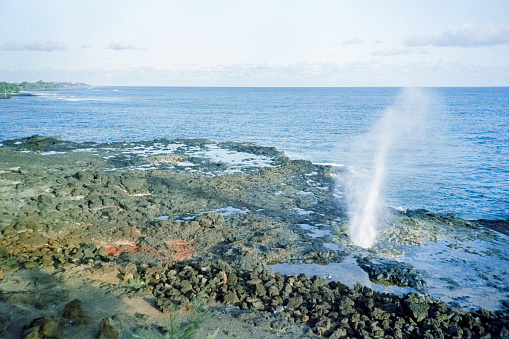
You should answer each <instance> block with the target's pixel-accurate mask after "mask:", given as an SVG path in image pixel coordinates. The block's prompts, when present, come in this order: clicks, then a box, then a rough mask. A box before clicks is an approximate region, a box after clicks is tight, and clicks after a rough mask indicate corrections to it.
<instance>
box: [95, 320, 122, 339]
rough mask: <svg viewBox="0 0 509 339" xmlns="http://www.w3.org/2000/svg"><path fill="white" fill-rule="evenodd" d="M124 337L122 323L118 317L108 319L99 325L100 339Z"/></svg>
mask: <svg viewBox="0 0 509 339" xmlns="http://www.w3.org/2000/svg"><path fill="white" fill-rule="evenodd" d="M121 335H122V323H121V322H120V319H118V318H117V316H116V315H114V316H112V317H111V318H109V317H106V318H104V319H103V320H101V323H100V324H99V339H120V336H121Z"/></svg>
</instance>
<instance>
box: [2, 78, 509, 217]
mask: <svg viewBox="0 0 509 339" xmlns="http://www.w3.org/2000/svg"><path fill="white" fill-rule="evenodd" d="M412 93H413V94H414V95H415V93H417V94H418V95H417V97H418V99H415V97H414V96H413V95H409V94H408V91H405V90H404V89H401V88H204V87H203V88H202V87H198V88H194V87H92V88H89V89H71V90H63V91H55V92H37V93H35V94H37V96H33V97H13V98H12V99H9V100H0V140H8V139H15V138H22V137H27V136H31V135H34V134H39V135H47V136H55V135H58V136H61V137H62V138H63V139H66V140H72V141H77V142H82V141H95V142H111V141H140V140H153V139H159V138H168V139H176V138H205V139H210V140H213V141H237V142H255V143H257V144H260V145H263V146H273V147H276V148H278V149H279V150H281V151H284V152H286V153H287V154H288V156H290V157H291V158H292V159H306V160H310V161H312V162H314V163H324V164H334V165H340V166H344V167H343V168H347V169H348V170H349V171H352V172H355V171H357V172H370V171H373V158H374V157H375V155H376V154H375V153H376V152H373V149H376V148H377V143H379V140H386V139H377V137H374V136H375V135H379V134H380V124H381V123H380V122H383V121H387V119H385V118H384V117H387V116H388V113H389V112H392V113H394V112H396V113H399V112H400V111H404V113H405V114H392V115H391V116H392V117H393V118H392V120H390V123H389V124H388V125H386V126H385V127H384V128H383V133H384V138H385V137H388V138H390V140H391V142H390V147H388V148H386V149H385V153H384V159H385V161H384V175H383V189H382V193H383V195H384V201H385V204H386V205H388V206H391V207H395V208H400V207H401V208H403V209H416V208H424V209H427V210H429V211H431V212H434V213H445V214H449V213H451V214H454V215H456V216H458V217H462V218H465V219H481V218H484V219H508V218H509V87H489V88H422V89H413V90H412ZM394 117H395V118H394ZM384 119H385V120H384ZM409 126H411V128H410V127H409ZM377 133H378V134H377Z"/></svg>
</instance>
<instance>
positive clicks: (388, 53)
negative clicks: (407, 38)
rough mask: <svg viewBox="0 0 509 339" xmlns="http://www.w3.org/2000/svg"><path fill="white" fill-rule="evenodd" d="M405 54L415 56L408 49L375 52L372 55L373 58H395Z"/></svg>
mask: <svg viewBox="0 0 509 339" xmlns="http://www.w3.org/2000/svg"><path fill="white" fill-rule="evenodd" d="M403 54H413V52H412V51H410V50H408V49H391V50H384V51H375V52H373V53H371V55H373V56H394V55H403Z"/></svg>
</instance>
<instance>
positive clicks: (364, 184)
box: [345, 88, 428, 248]
mask: <svg viewBox="0 0 509 339" xmlns="http://www.w3.org/2000/svg"><path fill="white" fill-rule="evenodd" d="M427 107H428V96H427V95H426V93H425V92H424V90H422V89H416V88H407V89H404V90H402V92H401V94H400V95H399V97H398V99H397V102H396V103H395V105H394V106H392V107H390V108H388V109H387V110H386V111H385V114H384V116H383V117H382V118H381V119H380V120H379V121H378V123H377V124H376V125H375V126H374V127H373V129H372V130H371V131H370V132H369V133H368V134H367V135H365V136H363V137H362V138H361V140H359V142H360V143H361V144H362V147H363V148H366V147H368V148H369V149H367V150H366V151H367V152H360V153H364V154H367V155H366V156H368V157H370V158H371V164H370V169H369V170H368V171H366V172H360V173H356V174H351V175H350V176H349V178H348V179H347V181H346V182H345V187H346V196H347V205H348V214H349V219H350V220H349V236H350V239H351V241H352V242H353V243H354V244H355V245H358V246H361V247H364V248H369V247H371V246H372V245H373V244H374V242H375V239H376V235H377V228H378V225H379V223H380V215H381V212H382V209H383V185H384V181H385V179H386V167H387V159H388V155H389V153H390V152H391V151H392V150H393V149H394V145H395V144H396V143H398V142H399V141H401V140H408V139H410V140H411V139H412V138H411V137H412V134H413V133H416V132H418V131H419V130H421V129H422V128H423V126H424V125H425V115H426V113H427V111H428V108H427ZM407 142H408V141H407ZM357 155H360V154H357ZM360 160H361V161H363V160H364V161H365V160H366V159H360Z"/></svg>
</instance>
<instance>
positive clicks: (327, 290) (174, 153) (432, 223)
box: [0, 136, 509, 338]
mask: <svg viewBox="0 0 509 339" xmlns="http://www.w3.org/2000/svg"><path fill="white" fill-rule="evenodd" d="M335 173H336V170H335V169H333V168H332V167H330V166H323V165H314V164H312V163H311V162H308V161H303V160H290V159H289V158H287V157H286V156H285V155H284V154H283V153H282V152H279V151H277V150H276V149H274V148H270V147H261V146H258V145H255V144H251V143H232V142H227V143H214V142H212V141H208V140H201V139H198V140H164V139H163V140H154V141H147V142H134V143H109V144H96V143H73V142H68V141H64V140H61V139H60V138H58V137H42V136H33V137H29V138H24V139H19V140H11V141H4V142H3V147H0V192H1V195H0V233H1V235H0V267H1V269H0V290H1V291H2V298H1V301H0V336H1V335H3V334H2V333H6V335H7V336H11V337H14V338H16V337H26V338H46V337H48V338H52V337H73V336H74V337H80V335H82V337H97V336H99V337H102V338H130V337H132V336H133V334H135V333H139V330H143V329H145V330H147V331H149V333H150V331H152V330H154V329H156V330H157V331H159V330H160V329H164V325H160V323H157V321H156V320H155V316H150V317H146V316H142V315H140V312H138V313H136V314H138V315H137V316H135V315H134V313H133V315H131V316H127V315H126V314H121V313H119V312H121V311H122V309H121V308H119V309H115V310H113V309H111V310H110V309H108V308H107V307H106V308H103V309H102V310H99V309H98V308H97V307H96V308H95V309H94V308H93V307H94V305H93V302H92V301H88V299H87V298H86V297H85V296H84V295H82V296H81V297H80V298H77V297H76V296H75V295H73V294H76V292H70V291H69V289H67V287H66V286H67V285H66V284H68V282H69V281H71V280H72V279H75V280H83V281H82V283H83V285H80V286H87V285H86V284H89V285H92V284H93V283H95V284H96V285H97V286H98V287H97V289H98V290H100V291H104V293H106V294H105V295H110V296H112V298H113V299H112V300H116V299H119V298H121V296H125V295H127V296H128V298H141V299H142V300H148V301H149V303H150V305H151V306H150V307H151V308H152V309H153V308H154V307H155V308H156V309H157V310H158V312H160V314H161V316H168V315H170V314H173V313H172V312H175V310H180V312H186V310H187V309H189V307H191V306H190V305H192V303H193V301H194V300H195V299H196V298H197V297H199V296H201V295H205V296H206V304H207V305H208V308H207V311H206V313H207V314H209V315H211V316H212V318H213V319H212V320H210V321H209V322H210V325H204V329H203V331H204V332H202V333H203V334H205V335H204V337H205V336H206V335H207V334H209V333H211V332H214V330H215V329H216V328H217V327H220V331H219V332H218V337H237V338H242V337H243V335H244V337H288V338H299V337H303V338H304V337H316V336H323V337H331V338H341V337H351V338H365V337H393V338H420V337H422V338H439V337H446V338H449V337H450V338H453V337H465V338H469V337H473V338H481V337H487V335H488V334H490V335H491V336H492V337H502V336H504V335H506V334H504V333H506V332H507V329H509V325H508V316H507V312H504V308H501V311H496V312H490V311H487V310H478V311H469V312H467V311H464V310H460V309H458V308H454V307H452V306H451V305H448V304H446V303H443V302H440V301H437V300H435V299H433V298H431V297H429V296H427V295H426V292H427V286H426V281H425V274H424V273H423V272H421V271H419V270H417V269H416V268H414V267H413V266H412V265H411V264H408V263H404V262H400V261H398V260H395V259H394V258H392V259H391V258H387V257H379V256H375V255H373V254H372V253H364V252H363V253H364V254H362V255H358V256H357V263H358V265H359V266H360V267H361V268H362V269H363V270H364V271H365V272H367V273H368V275H369V277H370V279H371V281H373V282H375V283H377V284H383V285H386V284H387V285H397V286H404V287H409V288H413V290H415V291H417V292H421V293H423V294H415V293H414V294H406V295H399V296H398V295H394V294H389V293H381V292H378V291H374V290H372V289H370V288H368V287H363V286H361V285H359V284H356V285H354V286H347V285H344V284H342V283H341V281H334V280H332V281H331V279H327V278H326V277H320V276H307V275H304V274H301V275H294V276H291V275H281V274H279V273H274V272H272V271H271V270H269V269H267V268H266V264H267V263H270V262H282V263H283V262H286V263H291V262H294V263H321V264H327V263H341V262H342V261H343V259H344V258H345V257H346V256H348V255H351V254H352V253H354V251H357V250H356V249H355V248H354V247H353V245H352V244H350V243H349V241H348V236H347V233H346V232H347V228H345V225H346V224H347V218H346V211H345V206H344V202H342V201H341V200H338V199H337V198H335V197H334V175H336V174H335ZM394 214H395V216H396V220H397V221H398V227H393V228H391V229H388V230H387V231H385V233H383V234H382V235H383V237H384V239H397V241H398V243H401V244H405V245H408V244H411V245H414V246H416V245H419V244H421V243H424V242H425V241H436V240H439V239H441V237H443V235H444V234H445V233H446V232H449V233H451V232H457V234H458V237H459V238H461V237H463V238H461V239H467V238H468V237H471V238H474V237H475V235H471V236H469V235H467V234H469V233H468V232H465V231H464V230H474V231H475V232H477V233H475V234H479V232H482V234H483V236H485V237H495V236H496V235H492V234H491V233H489V232H488V231H486V230H484V228H483V226H482V225H479V224H478V223H476V222H470V221H465V220H462V219H459V218H454V217H452V216H437V215H433V214H431V213H429V212H427V211H424V210H416V211H405V212H397V211H395V212H394ZM488 226H489V225H488ZM448 227H449V228H451V230H449V229H448ZM449 233H448V234H449ZM454 234H456V233H454ZM380 246H382V245H380ZM380 251H381V252H382V250H380ZM394 251H395V250H394ZM493 253H494V255H499V256H500V255H501V254H498V253H496V252H495V251H494V250H493ZM389 254H391V255H393V254H394V253H392V252H391V253H389ZM396 259H397V258H396ZM2 278H3V279H2ZM16 279H17V280H16ZM87 279H88V280H87ZM502 279H503V278H502ZM30 286H34V287H35V288H32V287H30ZM94 286H95V285H94ZM83 288H84V287H83ZM94 288H96V287H94ZM41 291H44V293H41ZM200 293H201V294H200ZM143 298H144V299H143ZM126 302H127V301H126ZM27 305H28V306H29V307H30V309H31V310H32V311H31V313H27V311H22V310H21V309H22V308H26V307H27ZM507 306H509V303H507ZM127 308H128V307H127ZM149 309H150V308H149ZM55 310H58V311H57V312H55ZM114 311H115V312H114ZM123 311H124V312H127V311H126V310H123ZM12 312H14V313H12ZM16 312H17V313H16ZM9 314H17V317H18V318H17V319H18V320H19V321H17V322H16V323H13V322H10V321H8V319H9V317H8V316H7V315H9ZM113 314H117V316H113ZM214 317H215V320H214ZM4 319H5V321H4ZM151 319H153V320H151ZM151 321H152V322H151ZM214 321H216V323H214ZM220 321H221V322H220ZM217 322H220V323H219V326H216V325H217V324H218V323H217ZM233 324H235V325H233ZM207 326H208V327H207ZM221 326H222V327H223V329H221ZM243 326H246V328H247V330H246V329H241V328H243ZM142 332H143V331H142ZM162 332H164V331H162Z"/></svg>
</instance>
